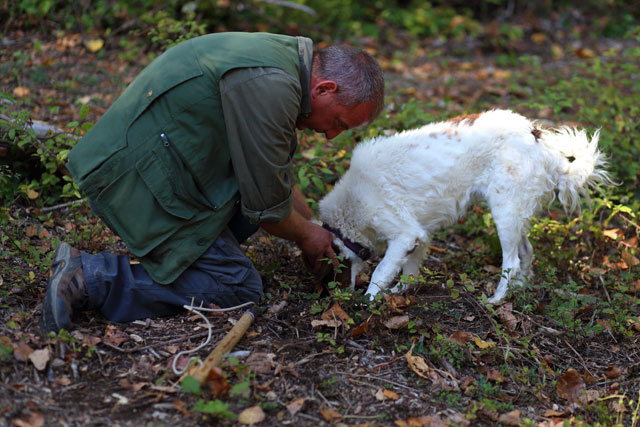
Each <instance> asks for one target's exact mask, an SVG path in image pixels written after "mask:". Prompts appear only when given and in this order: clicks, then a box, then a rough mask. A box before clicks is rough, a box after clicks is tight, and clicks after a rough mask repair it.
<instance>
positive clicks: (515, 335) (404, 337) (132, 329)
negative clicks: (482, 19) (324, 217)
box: [0, 34, 640, 426]
mask: <svg viewBox="0 0 640 427" xmlns="http://www.w3.org/2000/svg"><path fill="white" fill-rule="evenodd" d="M36 39H38V37H37V36H36V35H35V34H31V35H28V34H15V35H11V36H9V37H6V38H5V39H4V40H3V44H4V46H3V47H4V49H5V52H7V51H13V52H17V51H18V50H21V51H25V52H34V51H33V49H32V48H33V44H34V42H35V40H36ZM40 42H41V43H42V48H41V51H40V52H39V53H31V55H30V56H29V57H28V58H26V59H25V63H24V65H25V66H27V67H31V69H42V70H45V72H46V73H47V77H46V78H45V77H43V79H44V80H43V84H41V85H40V86H37V87H33V88H31V91H32V92H37V95H38V96H36V97H35V99H36V101H35V102H34V104H33V105H32V107H33V111H34V115H35V116H36V117H38V118H40V119H41V120H44V121H46V122H48V123H51V124H56V125H59V124H64V123H66V122H69V121H71V120H75V119H76V118H77V105H78V104H76V100H78V99H81V98H83V97H90V99H91V100H92V101H91V102H92V110H91V113H90V116H89V117H88V119H89V120H92V121H95V120H96V119H97V117H99V116H100V115H101V114H102V113H103V112H104V111H105V109H106V108H107V107H108V105H110V103H111V102H113V100H114V97H115V96H116V94H117V93H118V92H119V91H120V90H121V89H122V88H123V87H124V85H125V84H126V83H129V82H130V81H131V80H132V78H133V76H135V74H136V72H137V71H139V67H136V66H131V64H129V63H127V62H125V61H122V60H121V59H120V58H119V57H118V56H117V53H118V50H119V49H117V47H116V46H109V45H107V46H105V54H104V55H102V56H97V55H92V54H89V53H88V52H87V50H86V49H85V47H84V46H83V37H82V36H80V35H76V36H65V37H64V38H59V39H52V40H40ZM425 50H426V49H425ZM423 52H424V51H423ZM490 61H491V60H490V59H484V60H480V59H477V60H475V61H474V62H473V64H474V65H472V66H471V67H468V66H460V65H459V64H458V65H456V64H457V63H456V61H455V60H452V61H449V62H448V65H447V66H445V65H437V64H432V65H430V64H429V63H428V62H427V60H426V59H423V60H422V62H421V61H419V60H417V61H416V62H417V63H416V64H412V65H411V66H410V67H407V66H403V65H397V64H396V65H393V64H391V62H390V61H389V63H388V64H387V72H388V74H389V76H388V77H389V81H390V85H391V87H390V88H389V89H392V90H393V89H394V88H403V87H404V88H406V90H405V92H404V95H403V96H415V97H417V98H419V99H424V100H429V99H438V98H439V97H442V96H443V93H444V92H443V91H446V92H447V93H446V94H447V96H449V97H451V96H453V97H454V98H455V97H458V98H459V102H458V103H454V105H457V106H458V108H459V109H460V111H462V110H464V105H465V103H466V102H467V101H469V99H473V100H477V99H478V98H481V97H487V98H488V99H494V100H495V101H496V104H497V105H502V106H506V105H508V102H509V98H510V97H512V96H519V95H518V94H517V93H513V92H509V91H507V90H506V87H507V83H505V82H503V81H502V79H503V77H500V75H499V74H497V73H495V72H493V71H490V72H491V73H492V75H493V76H494V77H493V78H490V79H489V80H484V82H483V83H482V84H480V83H479V81H478V79H477V76H478V72H480V71H482V70H487V69H488V68H491V67H493V64H491V62H490ZM34 64H35V65H37V66H38V67H40V68H38V67H35V68H34ZM47 64H48V65H47ZM447 70H449V71H447ZM451 70H456V71H455V72H456V81H457V83H456V88H453V89H451V88H445V87H444V86H443V85H442V82H443V81H445V80H446V78H447V76H446V75H445V73H451V72H453V71H451ZM34 72H35V71H34ZM47 82H48V83H47ZM53 82H68V83H67V84H66V85H62V86H61V85H57V86H56V87H57V89H55V90H54V89H52V87H53V86H54V85H53ZM39 97H49V98H51V97H58V98H59V101H58V106H59V109H57V110H55V111H54V110H51V109H47V108H44V106H43V105H40V104H39V103H38V102H37V99H39ZM505 104H506V105H505ZM452 113H456V112H455V111H452ZM10 212H11V215H12V216H13V218H16V220H17V221H18V222H19V227H23V228H24V229H25V230H26V229H27V227H28V226H29V225H33V220H32V217H33V213H34V212H33V210H31V211H28V210H25V209H24V208H21V207H17V206H16V207H14V208H12V209H11V211H10ZM52 212H53V218H52V220H51V221H50V223H49V224H45V228H46V229H47V231H48V233H47V235H39V234H38V235H34V236H33V238H32V240H31V242H32V244H33V245H36V246H40V247H43V248H44V249H49V248H50V247H51V243H52V241H53V239H54V238H55V237H58V238H60V239H61V240H65V238H66V237H68V236H69V235H70V234H69V233H71V232H72V231H73V230H74V229H75V228H76V227H87V228H91V227H94V228H95V227H96V224H95V223H91V222H89V223H87V224H77V222H76V219H77V218H78V217H84V216H89V217H90V214H89V213H88V208H87V207H86V206H85V205H75V206H65V207H58V208H56V209H54V210H53V211H52ZM94 221H95V220H94ZM98 230H99V232H94V233H93V234H91V238H90V239H88V240H86V241H85V246H84V247H81V249H83V250H86V251H90V252H97V251H100V250H116V251H124V250H125V248H124V247H123V245H122V244H121V243H120V242H119V241H117V240H115V241H114V240H112V236H110V235H109V233H108V232H107V231H105V230H103V229H102V228H98ZM75 231H77V230H75ZM25 232H26V231H25ZM114 242H115V243H114ZM471 242H472V241H471V239H467V238H466V237H465V236H456V235H450V236H448V237H446V238H442V239H436V241H434V243H433V245H434V246H435V248H436V250H435V251H433V252H432V256H431V257H430V258H429V259H428V261H427V262H426V264H425V267H426V268H428V269H429V271H430V272H431V273H432V276H431V277H433V278H434V279H433V281H432V282H430V283H427V284H425V285H424V286H420V287H417V288H415V289H413V290H410V291H409V292H408V293H407V294H406V296H405V297H403V298H391V299H387V300H386V303H385V304H383V305H382V306H381V307H380V308H379V312H372V311H371V310H369V309H368V308H367V307H366V306H365V305H359V304H358V303H357V302H354V301H349V302H345V303H344V304H342V305H343V306H344V307H343V308H344V309H345V311H347V312H348V314H346V316H347V318H346V319H351V320H352V321H348V320H345V318H341V316H342V313H343V312H340V311H339V310H338V309H335V310H334V311H330V310H329V307H323V309H322V310H317V308H316V307H317V305H314V304H315V303H317V297H316V296H315V294H314V293H315V292H317V291H319V290H320V289H321V288H318V285H317V284H316V283H315V281H314V279H313V278H312V276H310V275H309V274H308V273H307V272H306V271H305V269H304V267H303V265H302V263H301V261H300V257H299V251H298V250H297V248H296V247H295V246H292V245H291V244H289V243H288V242H286V241H283V240H280V239H274V238H270V237H268V236H267V235H266V234H259V235H257V236H254V237H252V239H251V240H250V241H249V242H248V243H247V245H246V246H245V248H246V250H247V253H248V254H249V256H250V257H251V258H252V260H253V261H254V263H255V264H256V266H258V267H259V269H260V270H261V272H263V275H264V277H265V279H266V280H265V282H266V283H265V285H266V288H265V299H264V301H262V302H261V304H260V306H261V307H262V308H264V309H265V310H266V311H265V312H264V313H262V314H261V315H260V316H258V317H257V318H256V320H255V322H254V323H253V325H252V326H251V327H250V329H249V331H248V333H247V334H246V335H245V337H244V338H243V339H242V340H241V341H240V342H239V344H238V345H237V346H236V347H235V348H234V359H235V360H232V361H231V362H227V363H226V364H225V365H224V367H223V375H224V378H219V377H218V378H211V379H210V381H209V384H208V387H207V389H206V390H203V391H202V392H201V394H200V395H196V394H192V393H186V392H184V391H183V390H182V389H181V388H180V385H179V384H178V382H177V381H178V378H179V376H178V375H175V374H173V373H172V371H171V364H172V362H173V359H174V357H176V355H177V354H178V352H180V351H182V350H187V349H192V348H195V347H197V346H199V345H200V344H201V343H202V342H203V341H204V340H205V339H206V336H207V329H206V325H205V324H204V323H203V322H202V320H201V319H200V318H198V317H197V316H194V315H193V314H190V313H187V312H186V311H185V313H184V314H182V315H177V316H174V317H170V318H163V319H153V320H151V319H149V320H141V321H136V322H132V323H128V324H115V325H114V324H110V323H109V322H107V321H106V320H105V319H104V318H103V317H101V316H100V315H99V314H96V313H82V314H81V315H80V316H78V319H76V324H77V326H78V327H77V329H75V330H74V331H72V332H71V333H70V334H69V335H68V336H67V337H66V339H60V338H58V339H53V338H48V337H43V336H42V335H41V334H40V332H39V328H38V321H39V317H40V308H41V303H42V298H43V296H44V292H45V289H46V276H45V274H44V273H43V272H42V271H41V270H40V269H38V268H37V266H35V265H28V264H27V263H26V262H25V261H23V260H22V259H21V258H20V257H17V256H15V257H12V258H11V259H5V260H3V263H4V264H3V265H6V266H8V267H7V269H6V270H5V271H3V272H2V275H1V277H0V281H2V287H3V289H5V290H7V291H8V292H7V293H6V297H4V298H3V300H2V301H1V306H0V307H1V308H0V319H1V322H0V344H5V345H7V346H11V347H12V348H13V353H12V354H11V355H10V356H9V357H8V358H3V359H0V378H1V380H0V425H3V426H4V425H6V426H9V425H15V426H38V425H70V426H75V425H123V426H139V425H148V426H156V425H157V426H160V425H185V426H192V425H193V426H196V425H208V424H214V425H227V424H228V425H235V424H237V423H238V421H232V420H226V419H224V415H220V414H223V413H224V411H223V410H221V411H218V412H217V414H218V415H212V414H207V413H203V412H198V411H194V410H192V408H193V406H194V405H196V404H197V401H198V400H199V399H203V400H204V401H205V402H209V401H215V400H216V399H220V400H221V401H222V402H224V403H226V404H228V405H229V406H228V411H230V412H233V413H235V414H239V413H241V412H242V411H243V410H245V409H247V408H253V407H255V406H256V405H259V406H261V407H262V409H263V412H264V414H265V419H264V421H262V422H261V423H260V424H259V425H264V426H271V425H295V426H299V425H308V426H312V425H313V426H317V425H328V424H340V423H342V424H347V425H401V426H402V425H412V426H421V425H425V426H427V425H433V426H436V425H447V424H449V425H469V424H471V425H497V424H502V425H520V424H522V423H523V422H524V419H525V418H528V419H530V420H533V421H534V422H535V423H538V424H540V425H555V423H556V422H562V421H564V420H568V421H570V420H572V419H573V418H574V417H578V418H580V417H583V418H584V417H587V418H589V417H591V416H592V415H590V414H593V413H594V412H595V411H597V410H598V408H600V407H601V406H598V402H599V401H598V399H599V398H602V397H604V396H610V395H612V394H615V393H616V392H617V391H619V392H620V393H622V392H627V393H629V392H631V393H633V392H634V391H636V393H637V390H639V389H640V387H639V386H638V380H637V377H638V373H639V372H640V351H639V348H640V347H639V346H638V340H639V335H638V334H637V333H636V334H635V335H633V336H632V338H630V339H626V340H621V339H620V338H619V337H616V336H615V335H614V334H611V333H609V334H607V333H604V334H599V335H597V336H594V337H582V338H581V339H575V338H573V336H572V335H571V334H568V333H567V331H566V330H565V329H563V327H562V326H561V325H559V324H558V323H557V322H556V321H554V320H553V319H551V318H549V317H546V316H543V315H537V314H533V315H526V314H524V313H517V312H510V311H509V310H508V309H507V310H505V311H503V313H504V315H502V317H501V315H496V314H495V313H491V312H490V311H488V309H487V307H485V306H484V305H483V304H481V303H480V302H479V301H478V297H479V295H480V294H481V293H482V292H485V293H490V289H491V287H492V286H495V281H496V280H495V276H496V274H495V271H487V272H486V274H485V275H484V276H483V278H482V279H480V280H477V281H476V282H475V283H474V286H475V291H469V292H466V291H464V290H462V291H461V294H460V296H459V297H458V298H455V299H453V298H451V291H450V290H449V289H448V288H447V286H446V285H445V282H446V278H447V277H449V273H450V271H455V269H456V268H458V267H459V266H460V265H465V264H466V263H469V262H472V261H471V258H472V256H473V255H472V250H471V248H470V247H471V245H472V243H471ZM3 244H6V243H3ZM534 246H535V244H534ZM45 252H46V251H45ZM42 262H45V260H44V259H43V260H42ZM484 264H487V265H499V260H490V259H488V260H483V261H482V263H480V265H484ZM489 270H490V269H489ZM536 273H537V274H544V272H540V271H537V272H536ZM30 275H33V276H30ZM27 282H28V283H31V284H32V285H30V286H24V283H27ZM526 291H530V292H536V296H537V297H538V298H539V300H540V302H541V303H548V301H549V300H550V299H552V298H553V295H549V294H546V293H544V292H542V291H540V290H536V291H533V290H526ZM323 313H329V314H328V315H326V314H325V315H324V316H323ZM590 313H591V312H589V311H588V310H587V311H586V312H584V313H581V314H580V315H581V316H584V317H588V316H589V315H590ZM241 314H242V312H241V311H240V312H229V313H223V314H217V315H209V316H208V317H209V319H210V321H211V324H212V325H213V336H212V340H211V343H210V344H209V345H208V346H207V347H205V348H204V349H202V350H200V351H199V352H198V353H197V354H198V355H200V356H201V357H205V356H206V355H207V354H208V353H209V352H210V351H211V350H212V349H213V347H214V346H215V343H217V342H219V341H220V340H221V339H222V337H223V336H224V335H225V334H226V332H228V331H229V330H230V329H231V327H232V326H233V323H234V322H235V321H236V320H237V319H238V318H239V317H240V315H241ZM509 316H511V317H509ZM391 319H395V320H394V321H397V322H400V324H401V325H402V326H397V325H395V324H393V323H389V321H390V320H391ZM405 319H410V321H411V322H413V326H409V325H407V323H403V322H404V321H405ZM314 321H316V322H315V323H314ZM317 321H325V323H324V324H320V325H318V323H317ZM587 321H588V318H587ZM498 325H500V332H498ZM412 327H413V328H414V331H412ZM415 330H419V331H423V332H424V333H423V335H422V336H421V335H420V334H419V333H416V332H415ZM504 331H506V335H505V332H504ZM319 333H321V334H322V335H321V337H319V335H318V334H319ZM505 336H507V337H511V338H512V339H513V341H511V340H510V339H505ZM440 337H442V339H443V340H446V341H448V342H453V343H455V345H453V346H451V345H445V344H443V345H442V346H441V347H440V348H441V349H442V354H440V355H433V354H431V356H430V357H427V356H426V354H427V352H426V350H425V351H424V352H420V351H421V349H422V350H424V349H425V348H426V341H427V340H429V341H430V342H433V341H434V340H438V339H440ZM523 343H524V344H523ZM423 344H424V345H425V347H424V348H423ZM412 346H413V347H412ZM410 348H413V351H412V353H411V354H408V352H409V350H410ZM414 357H417V358H414ZM184 363H185V359H184V358H181V359H179V365H182V364H184ZM505 367H506V368H507V369H505ZM570 368H573V369H575V370H576V371H578V372H580V379H579V380H575V378H572V377H571V375H570V374H569V375H567V374H566V373H567V372H568V371H569V369H570ZM527 376H529V377H527ZM585 378H587V379H589V378H590V379H591V380H589V381H586V380H585ZM563 381H564V382H567V383H569V384H568V386H567V388H566V389H563V388H561V387H559V386H558V383H562V382H563ZM572 381H576V382H578V383H580V382H582V383H581V384H582V385H583V386H584V385H586V388H587V389H588V390H590V391H591V397H592V398H590V397H588V396H587V397H583V398H584V399H586V400H583V401H578V400H576V399H573V398H571V397H572V396H570V395H571V393H572V392H573V387H574V385H575V384H573V383H572ZM583 388H585V387H583ZM573 397H575V396H573ZM590 399H591V400H590ZM636 399H637V398H636ZM611 402H612V401H611ZM609 403H610V402H609V401H607V402H605V404H604V406H602V407H604V408H609V410H612V411H613V409H611V408H612V407H611V406H610V405H609ZM589 405H591V406H589ZM585 407H586V408H588V409H585ZM612 413H615V412H612ZM592 419H593V418H592ZM628 419H630V418H628ZM403 423H404V424H403ZM545 423H546V424H545Z"/></svg>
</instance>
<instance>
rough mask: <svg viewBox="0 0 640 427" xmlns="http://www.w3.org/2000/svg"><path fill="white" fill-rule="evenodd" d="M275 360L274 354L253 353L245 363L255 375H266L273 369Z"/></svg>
mask: <svg viewBox="0 0 640 427" xmlns="http://www.w3.org/2000/svg"><path fill="white" fill-rule="evenodd" d="M275 358H276V354H275V353H265V352H253V353H251V355H250V356H249V357H248V358H247V361H246V362H245V363H246V365H247V366H249V367H250V368H251V370H252V371H253V372H255V373H258V374H268V373H270V372H271V371H272V370H273V368H275V365H276V363H275Z"/></svg>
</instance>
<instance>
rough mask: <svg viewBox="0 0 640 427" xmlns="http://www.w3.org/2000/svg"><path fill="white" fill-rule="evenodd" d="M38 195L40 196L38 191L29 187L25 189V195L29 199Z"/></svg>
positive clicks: (33, 198)
mask: <svg viewBox="0 0 640 427" xmlns="http://www.w3.org/2000/svg"><path fill="white" fill-rule="evenodd" d="M38 196H40V193H38V192H37V191H36V190H34V189H32V188H30V189H28V190H27V197H28V198H29V199H31V200H35V199H37V198H38Z"/></svg>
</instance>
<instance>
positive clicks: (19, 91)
mask: <svg viewBox="0 0 640 427" xmlns="http://www.w3.org/2000/svg"><path fill="white" fill-rule="evenodd" d="M27 95H29V89H28V88H26V87H23V86H17V87H14V88H13V97H14V98H22V97H23V96H27Z"/></svg>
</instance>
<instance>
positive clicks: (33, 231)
mask: <svg viewBox="0 0 640 427" xmlns="http://www.w3.org/2000/svg"><path fill="white" fill-rule="evenodd" d="M25 233H26V235H27V237H34V236H36V237H39V238H41V239H44V238H46V237H51V234H49V231H48V230H47V229H46V228H44V227H43V226H42V225H40V224H31V225H27V227H26V228H25Z"/></svg>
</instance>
